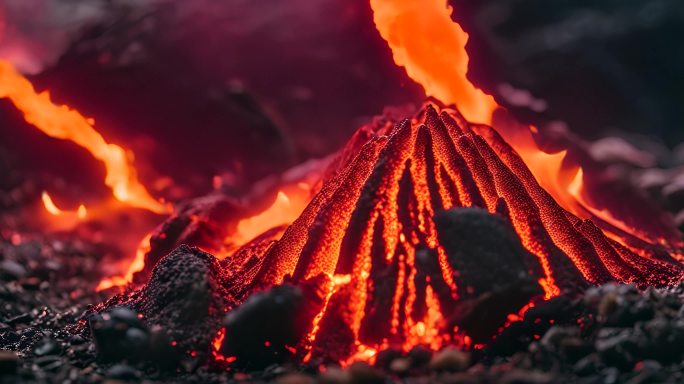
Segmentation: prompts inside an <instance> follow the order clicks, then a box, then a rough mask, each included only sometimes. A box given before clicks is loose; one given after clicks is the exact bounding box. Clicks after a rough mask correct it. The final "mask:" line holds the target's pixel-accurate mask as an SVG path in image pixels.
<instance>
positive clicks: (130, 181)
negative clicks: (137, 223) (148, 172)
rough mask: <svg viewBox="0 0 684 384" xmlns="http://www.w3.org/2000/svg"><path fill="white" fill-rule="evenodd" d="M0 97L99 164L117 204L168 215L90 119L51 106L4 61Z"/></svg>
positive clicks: (120, 150) (122, 153)
mask: <svg viewBox="0 0 684 384" xmlns="http://www.w3.org/2000/svg"><path fill="white" fill-rule="evenodd" d="M0 97H1V98H8V99H9V100H10V101H11V102H12V103H13V104H14V105H15V106H16V107H17V109H19V110H20V111H21V112H22V113H23V114H24V118H25V119H26V121H27V122H28V123H30V124H32V125H34V126H35V127H36V128H38V129H40V130H41V131H43V132H44V133H45V134H47V135H49V136H51V137H55V138H58V139H64V140H70V141H72V142H74V143H75V144H78V145H79V146H81V147H83V148H85V149H86V150H88V151H89V152H90V153H91V154H92V155H93V157H95V158H96V159H98V160H100V161H101V162H102V163H103V164H104V165H105V168H106V171H107V176H106V178H105V184H106V185H107V186H108V187H110V188H111V189H112V192H113V194H114V197H116V198H117V199H118V200H120V201H122V202H124V203H127V204H129V205H131V206H133V207H137V208H143V209H147V210H150V211H152V212H155V213H159V214H162V213H168V212H169V207H167V206H165V205H164V204H162V203H160V202H159V201H157V200H156V199H154V198H153V197H152V196H151V195H150V194H149V193H148V192H147V189H146V188H145V187H144V186H143V185H142V184H141V183H140V181H139V180H138V177H137V174H136V171H135V168H134V167H133V165H132V163H131V159H132V155H131V154H130V153H127V152H126V150H124V149H123V148H121V147H120V146H118V145H115V144H110V143H108V142H106V141H105V139H104V138H103V137H102V135H101V134H100V133H99V132H97V131H96V130H95V128H94V127H93V125H94V121H93V119H88V118H85V117H83V115H81V114H80V113H78V111H75V110H73V109H70V108H69V107H67V106H64V105H63V106H58V105H55V104H53V103H52V101H51V100H50V95H49V94H48V93H47V92H42V93H36V91H35V90H34V88H33V86H32V85H31V83H30V82H29V81H28V80H26V79H25V78H24V77H23V76H21V75H20V74H19V73H18V72H17V71H16V70H15V69H14V68H13V67H12V65H11V64H10V63H9V62H7V61H4V60H0Z"/></svg>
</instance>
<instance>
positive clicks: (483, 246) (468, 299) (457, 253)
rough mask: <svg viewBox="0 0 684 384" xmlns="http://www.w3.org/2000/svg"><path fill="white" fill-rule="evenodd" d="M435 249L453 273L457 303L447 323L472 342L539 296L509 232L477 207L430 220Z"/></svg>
mask: <svg viewBox="0 0 684 384" xmlns="http://www.w3.org/2000/svg"><path fill="white" fill-rule="evenodd" d="M434 220H435V225H436V226H437V233H438V236H439V241H440V244H442V246H443V247H444V249H445V251H446V253H447V257H448V260H449V263H450V264H451V266H452V268H453V269H454V270H455V271H459V273H458V275H457V276H454V278H455V281H456V283H457V285H458V287H459V294H460V298H461V300H459V303H458V304H457V306H456V308H455V309H454V311H453V317H452V322H453V323H454V324H456V325H458V326H459V327H461V329H463V330H465V331H466V332H467V333H468V334H469V335H470V336H471V337H472V338H473V340H474V341H475V342H484V341H487V340H488V339H489V338H490V337H491V336H492V335H493V334H494V333H495V332H496V330H497V329H498V328H499V327H501V326H502V325H503V324H504V323H505V321H506V318H507V316H508V314H511V313H517V312H518V310H520V308H522V307H523V306H524V305H525V304H527V303H528V302H530V300H532V299H533V298H535V297H536V296H539V295H541V294H542V293H543V291H542V289H541V287H540V286H539V284H538V283H537V282H536V281H535V279H534V278H533V277H532V276H531V275H530V274H529V273H528V271H527V269H526V267H525V262H524V260H525V258H528V257H530V254H529V252H527V250H525V248H523V246H522V244H521V243H520V239H519V238H518V236H517V235H516V233H515V231H514V230H513V227H512V226H511V225H510V223H508V222H507V221H506V220H505V219H503V218H502V217H500V216H498V215H493V214H490V213H488V212H487V211H486V210H483V209H479V208H457V209H452V210H449V211H445V212H441V213H438V214H437V215H435V219H434Z"/></svg>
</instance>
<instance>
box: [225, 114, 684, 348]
mask: <svg viewBox="0 0 684 384" xmlns="http://www.w3.org/2000/svg"><path fill="white" fill-rule="evenodd" d="M463 207H477V208H481V209H482V210H486V211H488V212H490V213H492V214H495V215H497V216H499V217H500V218H502V219H503V220H505V221H506V222H507V223H510V225H511V227H512V228H514V229H515V232H516V233H517V234H518V236H519V238H520V240H521V241H522V244H523V245H524V247H525V249H526V250H527V251H528V252H519V253H510V254H511V255H514V256H515V257H519V258H520V259H519V260H515V259H511V260H507V259H505V258H504V256H501V260H499V262H500V263H502V266H500V268H516V266H517V265H519V264H522V265H524V268H523V269H522V270H523V271H524V273H525V274H526V275H529V276H531V277H533V279H534V281H535V282H537V281H538V283H539V285H540V286H541V287H542V288H543V291H542V290H540V292H539V293H542V294H541V295H540V296H541V297H544V296H545V297H546V298H550V297H552V296H554V295H557V294H559V293H560V292H565V293H568V292H572V291H580V290H583V289H585V288H586V287H587V286H588V285H590V284H602V283H606V282H609V281H618V282H624V283H636V284H638V285H644V286H646V285H654V286H662V285H667V284H673V283H675V282H677V281H679V280H680V279H681V277H682V273H683V270H682V267H681V264H680V263H679V262H678V261H677V260H676V259H674V258H673V257H672V256H670V253H669V250H668V249H667V248H665V247H664V246H661V245H657V244H647V243H645V242H643V241H641V240H638V239H636V238H633V237H631V236H630V235H627V234H625V233H620V234H619V235H620V236H624V237H626V238H627V239H628V240H632V243H633V244H642V247H641V248H639V247H637V248H636V249H635V248H630V246H626V245H625V244H627V243H625V244H621V243H620V242H618V241H616V240H613V239H612V238H611V237H608V236H606V235H605V234H604V233H603V232H602V230H601V229H599V227H597V226H596V224H594V223H593V222H592V221H591V220H582V219H580V218H578V217H576V216H575V215H573V214H572V213H570V212H568V211H567V210H565V209H563V208H562V207H561V206H560V205H559V204H558V203H557V202H556V201H555V200H554V199H553V198H552V197H551V195H549V194H548V193H547V192H546V191H545V190H544V189H543V188H541V187H540V186H539V184H538V183H537V181H536V180H535V178H534V176H533V175H532V173H531V172H530V171H529V169H528V168H527V167H526V166H525V164H524V163H523V161H522V159H521V158H520V156H518V154H517V153H516V152H515V150H514V149H513V148H511V147H510V146H509V145H508V144H507V143H506V142H505V141H504V140H503V139H502V138H501V136H500V135H499V134H498V133H497V132H496V131H495V130H494V129H493V128H491V127H488V126H485V125H481V124H470V123H468V122H467V121H466V120H465V119H464V118H463V117H462V116H461V114H460V113H459V112H458V111H457V110H456V109H454V108H443V109H441V110H439V109H437V107H435V106H434V105H432V104H428V105H427V106H426V107H425V108H424V109H423V110H421V111H420V112H419V113H418V114H417V115H416V116H415V117H413V118H412V119H403V120H401V121H398V122H395V121H393V120H392V119H391V118H390V117H382V118H378V119H377V120H376V121H375V122H374V124H370V125H367V126H364V127H363V128H361V129H360V130H359V131H358V132H357V133H356V134H355V136H354V137H353V138H352V140H351V141H350V142H349V143H348V144H347V146H345V147H344V149H343V150H342V151H341V152H340V154H339V155H338V158H337V160H336V161H334V162H333V165H332V166H331V168H330V169H329V170H328V172H327V174H326V176H325V179H324V181H323V184H322V187H321V189H320V191H319V192H318V194H317V195H316V196H315V197H314V198H313V200H312V201H311V203H310V204H309V206H308V207H307V208H306V209H305V210H304V212H303V213H302V215H301V216H300V217H299V218H298V219H297V220H295V221H294V223H293V224H292V225H291V226H290V227H289V228H288V229H287V230H285V232H284V234H283V235H282V237H281V238H280V239H279V240H277V241H273V242H272V243H271V244H268V245H264V242H265V241H267V240H268V239H264V238H259V239H258V241H257V242H256V243H253V244H248V245H247V246H245V247H243V248H242V249H241V250H239V251H237V252H236V254H235V255H234V256H232V257H230V258H228V259H226V262H227V263H226V266H227V267H226V268H225V269H224V272H225V274H226V282H225V287H227V288H228V294H229V297H230V307H236V306H239V305H240V304H241V303H242V302H243V301H244V300H245V299H246V298H247V297H248V296H249V295H250V294H252V293H254V292H255V291H258V290H261V289H264V288H267V287H270V286H273V285H277V284H281V283H283V282H287V283H289V284H294V285H298V286H301V287H302V289H303V290H305V291H312V292H315V294H316V295H318V297H317V299H318V300H314V301H315V302H317V303H318V305H320V308H317V309H316V311H317V313H316V314H315V316H314V317H313V318H312V319H311V320H312V325H311V327H310V328H309V329H308V331H307V334H308V336H307V337H306V338H305V339H304V340H302V341H301V344H300V345H299V347H298V348H304V350H308V349H311V353H313V355H314V356H316V355H317V354H318V355H323V356H325V357H328V358H330V357H333V358H335V359H337V360H345V359H347V358H349V357H350V356H352V355H355V354H358V353H361V355H363V353H364V352H368V351H375V350H379V349H381V348H386V347H388V346H400V347H402V348H404V349H406V350H408V349H410V348H411V347H412V346H415V345H420V344H422V345H429V346H431V347H432V348H434V349H437V348H439V347H441V346H442V345H444V344H447V343H457V344H463V343H465V344H468V343H469V342H470V340H471V339H472V338H471V337H470V336H469V335H468V334H467V332H463V330H459V328H458V326H457V325H456V324H453V323H451V324H450V323H449V321H450V320H451V319H453V318H454V315H455V313H454V311H455V310H456V309H457V308H460V309H461V310H462V308H461V307H459V301H461V300H462V299H467V298H468V297H472V296H473V295H474V294H481V293H483V292H482V288H481V287H480V288H477V287H474V286H476V285H477V282H475V283H472V278H473V276H470V275H469V271H467V270H460V266H466V267H467V266H468V264H471V263H476V261H474V260H477V258H478V257H482V256H483V255H474V254H467V250H471V251H472V250H473V248H469V246H468V244H467V243H471V242H487V241H498V239H487V238H488V236H493V237H499V236H501V233H499V232H496V231H493V232H491V233H477V231H473V233H470V234H471V235H473V236H476V237H477V238H470V239H468V238H464V237H461V236H459V234H458V233H455V232H454V229H452V228H450V223H449V218H448V216H444V213H442V215H441V216H440V214H439V213H440V212H443V211H445V210H450V209H454V208H463ZM457 211H458V209H457V210H456V211H453V212H457ZM435 215H437V217H441V219H440V220H436V219H435V217H436V216H435ZM472 225H473V226H475V225H476V224H475V223H472ZM613 235H616V234H613ZM459 240H460V241H462V242H465V243H466V244H458V241H459ZM264 249H266V250H265V251H264ZM463 250H465V251H463ZM503 254H508V253H507V251H505V250H504V251H502V255H503ZM459 258H460V259H459ZM504 265H505V266H504ZM490 273H491V274H493V276H494V277H493V278H498V277H499V276H501V277H504V278H509V277H510V276H508V274H506V273H503V272H501V271H498V270H496V269H494V270H491V271H490ZM474 278H475V279H478V278H480V279H482V278H483V277H482V276H475V277H474ZM471 283H472V284H473V286H471V285H470V284H471ZM507 283H511V284H512V283H516V282H515V281H504V282H501V284H503V285H505V284H507ZM532 296H533V295H531V294H530V296H528V297H527V298H528V299H530V298H532ZM541 297H535V298H534V299H540V298H541ZM519 299H520V298H518V300H519ZM528 304H531V303H527V302H526V301H525V302H518V303H516V302H515V301H513V302H509V303H507V304H505V305H503V307H504V308H506V309H507V310H508V311H510V312H509V313H515V312H517V311H518V310H520V309H521V308H522V307H523V306H525V305H528ZM501 305H502V304H500V306H501ZM516 305H517V307H516ZM499 310H501V308H499ZM316 311H314V312H316ZM506 314H507V313H506V312H504V313H503V315H504V317H503V318H502V319H499V320H501V322H500V323H499V324H498V326H503V325H504V320H505V319H506V316H505V315H506ZM495 321H496V320H495ZM228 337H230V335H228ZM478 341H479V342H485V341H486V339H482V338H480V339H479V340H478ZM298 353H300V354H301V349H298ZM309 357H310V356H309ZM357 357H358V355H357Z"/></svg>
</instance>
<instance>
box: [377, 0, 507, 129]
mask: <svg viewBox="0 0 684 384" xmlns="http://www.w3.org/2000/svg"><path fill="white" fill-rule="evenodd" d="M370 4H371V8H373V20H374V21H375V26H376V28H377V29H378V31H379V32H380V34H381V35H382V37H383V38H384V39H385V40H386V41H387V43H388V44H389V46H390V48H391V49H392V54H393V56H394V62H395V63H396V64H397V65H399V66H402V67H405V68H406V72H407V73H408V75H409V76H410V77H411V78H412V79H413V80H415V81H416V82H418V83H419V84H421V85H422V86H423V88H425V93H426V94H427V95H429V96H434V97H436V98H438V99H439V100H441V101H443V102H445V103H455V104H457V105H458V106H459V108H460V109H461V111H463V113H464V115H465V116H466V117H467V118H468V120H470V121H477V122H483V123H488V122H489V121H490V119H491V117H492V112H493V111H494V110H495V109H496V108H497V104H496V101H494V98H492V97H491V96H490V95H487V94H485V93H484V92H482V91H481V90H479V89H477V88H476V87H475V86H473V84H472V83H470V81H468V78H467V76H466V75H467V72H468V52H466V49H465V46H466V43H467V42H468V34H467V33H465V32H464V31H463V29H461V27H460V26H459V25H458V24H456V23H454V22H453V21H452V20H451V8H450V7H448V6H447V5H446V1H445V0H432V1H425V0H370Z"/></svg>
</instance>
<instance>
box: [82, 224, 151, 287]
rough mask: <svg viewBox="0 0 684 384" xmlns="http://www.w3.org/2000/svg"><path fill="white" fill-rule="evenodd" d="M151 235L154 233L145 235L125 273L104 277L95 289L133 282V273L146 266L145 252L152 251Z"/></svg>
mask: <svg viewBox="0 0 684 384" xmlns="http://www.w3.org/2000/svg"><path fill="white" fill-rule="evenodd" d="M151 237H152V235H151V234H150V235H147V236H145V238H144V239H142V241H141V242H140V245H139V246H138V250H137V251H136V252H135V259H133V262H132V263H131V264H130V265H129V266H128V269H127V270H126V274H125V275H123V276H112V277H108V278H104V279H102V280H101V281H100V283H99V284H98V285H97V287H96V288H95V290H97V291H103V290H105V289H109V288H111V287H115V286H116V287H121V286H124V285H126V284H128V283H130V282H132V281H133V275H134V274H135V273H136V272H140V271H142V269H143V268H145V254H146V253H147V252H149V251H150V238H151Z"/></svg>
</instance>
